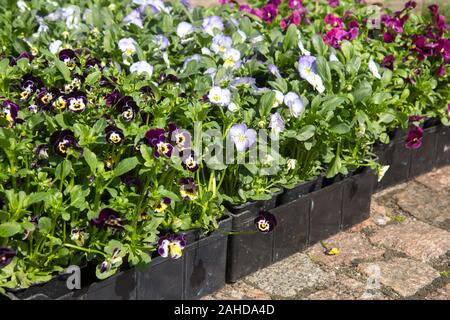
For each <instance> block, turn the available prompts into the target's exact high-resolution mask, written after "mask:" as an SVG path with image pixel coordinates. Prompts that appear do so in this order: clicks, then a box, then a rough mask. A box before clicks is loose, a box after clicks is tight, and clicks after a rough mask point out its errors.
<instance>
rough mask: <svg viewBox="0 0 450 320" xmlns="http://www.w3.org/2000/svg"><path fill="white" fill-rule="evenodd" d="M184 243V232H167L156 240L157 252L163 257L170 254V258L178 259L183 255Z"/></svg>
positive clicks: (185, 242)
mask: <svg viewBox="0 0 450 320" xmlns="http://www.w3.org/2000/svg"><path fill="white" fill-rule="evenodd" d="M186 245H187V241H186V237H185V235H184V234H167V235H165V236H163V237H160V238H159V240H158V254H159V255H160V256H161V257H163V258H167V257H169V256H170V257H171V258H172V259H178V258H181V256H182V255H183V249H184V248H185V247H186Z"/></svg>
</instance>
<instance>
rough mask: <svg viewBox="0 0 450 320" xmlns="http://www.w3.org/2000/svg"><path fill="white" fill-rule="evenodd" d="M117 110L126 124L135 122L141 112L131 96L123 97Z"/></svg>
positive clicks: (118, 103)
mask: <svg viewBox="0 0 450 320" xmlns="http://www.w3.org/2000/svg"><path fill="white" fill-rule="evenodd" d="M116 108H117V110H118V111H119V112H120V114H121V117H122V119H123V120H124V121H125V122H129V121H131V120H133V119H134V118H135V117H136V114H137V113H138V112H139V108H138V106H137V104H136V102H135V101H134V99H133V98H132V97H131V96H124V97H122V98H121V99H120V100H119V101H118V102H117V105H116Z"/></svg>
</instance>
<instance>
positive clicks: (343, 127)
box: [330, 123, 350, 134]
mask: <svg viewBox="0 0 450 320" xmlns="http://www.w3.org/2000/svg"><path fill="white" fill-rule="evenodd" d="M330 130H331V131H332V132H334V133H337V134H346V133H348V132H349V131H350V127H349V126H348V125H347V124H346V123H339V124H337V125H335V126H333V127H332V128H331V129H330Z"/></svg>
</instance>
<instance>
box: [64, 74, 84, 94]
mask: <svg viewBox="0 0 450 320" xmlns="http://www.w3.org/2000/svg"><path fill="white" fill-rule="evenodd" d="M83 81H84V79H83V77H82V76H80V75H76V76H75V77H74V78H73V79H72V81H71V82H70V83H69V84H66V85H64V92H65V93H71V92H72V91H76V90H80V89H81V86H82V85H83Z"/></svg>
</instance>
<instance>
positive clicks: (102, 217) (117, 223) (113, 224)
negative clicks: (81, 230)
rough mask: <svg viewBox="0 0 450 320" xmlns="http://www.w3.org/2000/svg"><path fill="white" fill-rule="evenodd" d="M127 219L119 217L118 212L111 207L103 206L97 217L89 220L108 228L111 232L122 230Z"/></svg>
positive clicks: (98, 225) (95, 224) (100, 226)
mask: <svg viewBox="0 0 450 320" xmlns="http://www.w3.org/2000/svg"><path fill="white" fill-rule="evenodd" d="M126 222H127V219H125V218H120V217H119V213H118V212H117V211H115V210H113V209H111V208H104V209H102V210H101V211H100V214H99V215H98V217H97V218H94V219H92V220H91V224H93V225H94V226H97V227H99V228H108V229H111V230H112V231H113V232H116V231H122V230H123V226H124V224H125V223H126Z"/></svg>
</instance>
